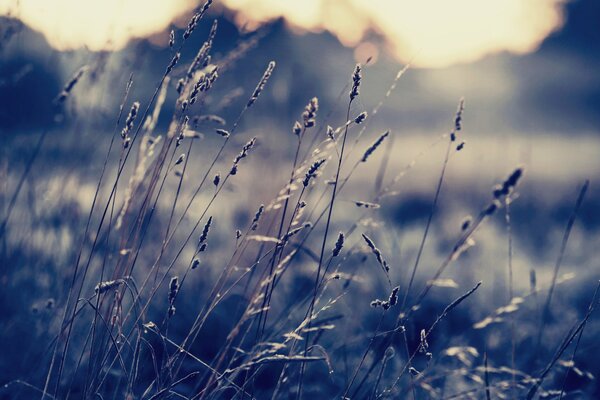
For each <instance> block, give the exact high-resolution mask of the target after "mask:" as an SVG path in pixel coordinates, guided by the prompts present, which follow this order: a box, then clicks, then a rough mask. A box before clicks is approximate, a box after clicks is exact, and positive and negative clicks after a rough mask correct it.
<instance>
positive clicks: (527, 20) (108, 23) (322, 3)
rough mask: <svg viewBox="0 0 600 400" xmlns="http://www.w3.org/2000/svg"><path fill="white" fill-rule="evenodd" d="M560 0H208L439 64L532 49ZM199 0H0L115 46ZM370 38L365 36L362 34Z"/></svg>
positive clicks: (66, 38) (46, 27) (33, 20)
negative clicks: (378, 42) (377, 42)
mask: <svg viewBox="0 0 600 400" xmlns="http://www.w3.org/2000/svg"><path fill="white" fill-rule="evenodd" d="M565 1H567V0H452V1H448V0H418V1H415V0H301V1H299V0H221V1H220V0H216V1H215V5H216V4H219V3H222V4H223V5H225V6H226V7H228V8H230V9H232V10H234V11H235V12H236V17H235V18H236V22H237V23H239V24H240V25H241V24H247V23H251V24H259V23H263V22H266V21H269V20H272V19H274V18H278V17H284V18H285V19H286V21H287V22H288V24H289V25H290V26H291V27H293V28H296V29H299V30H309V31H324V30H327V31H330V32H332V33H333V34H334V35H336V36H337V37H338V38H339V39H340V40H341V41H342V42H343V43H344V44H346V45H349V46H356V45H359V44H360V43H361V42H363V41H364V40H366V39H367V37H368V36H369V34H370V33H371V32H373V33H376V34H377V35H380V36H381V37H382V38H383V39H384V41H385V44H386V46H387V47H388V48H389V50H390V51H391V52H392V53H393V54H394V55H395V56H396V57H397V58H398V59H400V60H401V61H405V62H406V61H408V60H409V59H413V57H414V64H415V65H417V66H427V67H442V66H446V65H449V64H453V63H456V62H469V61H473V60H476V59H478V58H480V57H482V56H484V55H486V54H491V53H495V52H499V51H511V52H515V53H526V52H529V51H532V50H534V49H535V48H536V46H538V45H539V43H540V42H541V41H542V40H543V39H544V38H545V37H547V36H548V35H549V34H550V33H551V32H552V31H554V30H556V29H558V28H560V26H561V25H562V22H563V16H562V4H563V3H564V2H565ZM201 3H202V2H198V1H190V0H102V1H91V0H89V1H86V0H19V1H18V2H17V1H16V0H0V14H7V13H8V12H10V13H11V14H12V15H13V16H16V17H18V18H21V19H22V20H23V21H24V22H25V23H26V24H28V25H30V26H31V27H32V28H33V29H36V30H39V31H41V32H43V33H44V34H45V35H46V37H47V38H48V40H49V42H50V43H51V44H52V45H53V46H55V47H57V48H59V49H67V48H76V47H80V46H87V47H89V48H90V49H92V50H98V49H104V48H109V49H115V48H121V47H123V46H124V45H125V44H126V43H127V41H128V40H129V39H130V38H132V37H146V36H149V35H151V34H153V33H157V32H160V31H163V30H165V28H166V27H167V26H168V25H169V23H170V22H171V21H173V19H175V18H176V17H177V16H179V15H181V14H182V13H185V12H189V10H190V9H191V8H192V7H195V6H197V5H199V4H201ZM370 39H372V38H370Z"/></svg>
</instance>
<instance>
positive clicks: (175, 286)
mask: <svg viewBox="0 0 600 400" xmlns="http://www.w3.org/2000/svg"><path fill="white" fill-rule="evenodd" d="M178 291H179V278H178V277H176V276H174V277H172V278H171V281H170V282H169V304H173V301H175V297H177V292H178Z"/></svg>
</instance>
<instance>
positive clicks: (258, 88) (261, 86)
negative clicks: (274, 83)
mask: <svg viewBox="0 0 600 400" xmlns="http://www.w3.org/2000/svg"><path fill="white" fill-rule="evenodd" d="M274 69H275V61H271V62H269V65H268V66H267V69H266V70H265V72H264V73H263V76H262V78H261V79H260V81H259V82H258V85H256V88H255V89H254V92H252V96H250V99H249V100H248V103H247V104H246V107H250V106H252V104H254V102H255V101H256V99H258V96H259V95H260V93H261V92H262V91H263V89H264V88H265V85H266V84H267V82H268V81H269V78H270V77H271V74H273V70H274Z"/></svg>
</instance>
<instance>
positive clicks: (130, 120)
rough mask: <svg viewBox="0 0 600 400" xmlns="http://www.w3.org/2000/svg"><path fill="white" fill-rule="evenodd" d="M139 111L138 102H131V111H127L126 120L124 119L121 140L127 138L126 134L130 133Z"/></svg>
mask: <svg viewBox="0 0 600 400" xmlns="http://www.w3.org/2000/svg"><path fill="white" fill-rule="evenodd" d="M139 110H140V103H139V102H138V101H135V102H133V104H132V105H131V109H130V110H129V114H127V118H126V119H125V126H124V127H123V130H122V131H121V137H122V138H123V139H125V138H126V137H127V135H128V133H129V132H130V131H131V128H133V124H134V122H135V119H136V117H137V115H138V112H139Z"/></svg>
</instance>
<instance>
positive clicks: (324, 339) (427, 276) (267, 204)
mask: <svg viewBox="0 0 600 400" xmlns="http://www.w3.org/2000/svg"><path fill="white" fill-rule="evenodd" d="M211 5H212V1H208V2H206V3H205V4H204V5H202V6H200V7H198V8H197V9H196V10H195V11H194V13H193V14H191V18H188V19H186V23H185V24H183V26H182V27H181V28H177V27H174V28H173V30H171V29H169V32H168V33H167V34H166V35H163V36H165V37H164V38H163V39H164V47H163V48H160V50H155V49H154V48H150V50H148V49H147V48H144V46H145V45H143V44H140V45H139V48H138V49H137V50H135V51H132V52H129V53H128V52H126V51H123V52H117V53H115V55H111V53H109V52H97V53H93V52H90V53H85V55H84V56H82V55H80V54H76V55H66V56H61V57H59V56H55V55H52V54H51V55H44V56H39V57H38V58H31V60H29V61H27V63H25V62H23V61H22V60H21V59H19V58H18V57H14V56H13V58H12V59H11V58H10V57H9V56H7V57H6V58H3V63H2V68H0V72H1V74H0V76H1V78H2V80H1V82H0V97H1V98H2V102H3V103H2V107H3V108H4V110H5V112H4V114H0V117H3V118H6V119H4V120H3V121H7V122H4V124H5V125H4V126H3V127H1V128H0V140H1V141H2V153H1V154H2V158H1V169H0V171H1V172H0V177H1V179H0V185H1V188H2V189H1V191H0V204H1V205H2V207H1V211H0V313H1V314H0V321H1V324H0V385H2V386H0V398H1V399H31V398H41V399H69V398H70V399H146V400H150V399H152V400H155V399H178V398H182V399H194V400H199V399H240V400H241V399H269V398H270V399H488V400H489V399H588V398H589V399H592V398H597V396H600V385H598V383H597V376H598V374H600V363H598V360H597V355H598V354H599V351H600V349H599V346H600V344H599V343H598V341H597V337H598V333H599V332H600V321H599V320H598V315H597V310H595V308H596V306H597V305H598V300H599V296H600V293H598V290H599V288H600V282H599V279H600V275H599V274H598V263H597V260H598V257H597V256H596V252H597V248H598V244H600V242H599V240H600V236H599V232H600V218H599V216H600V212H599V211H598V205H600V192H598V189H597V188H596V187H595V185H596V183H595V182H594V178H595V175H597V173H598V169H597V166H598V165H597V163H592V162H590V161H588V160H590V159H593V158H594V157H596V155H597V154H598V153H597V150H598V142H597V136H596V137H594V136H590V137H587V136H586V137H583V138H581V139H580V141H578V140H579V139H577V138H575V139H569V138H567V139H564V140H563V141H558V139H556V138H554V137H552V136H542V135H540V136H539V137H536V138H535V139H533V143H534V144H535V145H534V146H533V147H534V148H533V149H528V150H527V151H525V150H522V148H521V147H519V146H520V144H519V143H522V142H523V139H522V137H523V136H525V135H523V136H519V137H516V136H515V138H513V139H509V138H508V135H507V137H505V138H502V137H500V138H499V139H495V138H490V137H489V136H485V135H479V134H478V133H477V132H476V129H471V128H470V125H469V124H470V119H471V118H473V119H475V120H477V121H479V122H478V124H479V125H477V126H478V127H480V126H482V125H481V122H480V121H481V119H482V118H483V117H482V116H481V114H480V113H479V112H473V113H472V111H471V108H470V99H469V96H468V95H467V96H465V98H462V97H460V96H457V97H456V99H455V100H454V102H453V105H452V107H451V108H447V107H444V109H441V108H440V107H437V104H438V103H433V104H436V107H437V108H436V111H435V116H433V115H431V116H430V115H428V116H427V117H422V116H421V114H418V111H414V110H415V109H416V108H417V106H415V105H412V106H411V105H410V104H412V103H414V104H420V103H417V102H419V101H421V100H419V98H418V95H417V94H415V92H414V91H411V88H413V87H412V86H410V85H409V87H408V89H407V92H403V89H402V85H403V82H404V80H405V79H407V78H410V75H411V74H413V66H412V65H410V64H405V65H398V64H394V69H393V70H392V69H391V68H382V67H379V66H378V64H376V60H374V59H373V57H369V56H367V57H364V58H363V59H362V60H360V62H359V63H354V62H352V61H351V60H350V62H348V61H349V57H345V56H344V57H341V58H339V59H337V58H335V57H333V56H329V55H327V54H326V52H323V54H322V57H323V58H322V59H320V58H319V57H320V56H321V55H319V48H318V47H317V46H315V45H314V43H316V39H314V40H315V41H314V42H310V41H307V42H306V43H307V49H304V50H301V49H299V48H298V49H297V48H296V47H293V46H292V48H288V47H287V46H289V45H291V44H297V43H299V42H295V41H293V40H292V39H289V38H287V37H286V39H285V40H284V39H281V42H278V41H276V40H275V39H272V37H273V36H274V35H272V34H270V33H269V31H268V29H267V28H258V29H257V30H254V31H251V32H249V33H244V34H241V35H239V37H238V36H236V38H237V40H230V39H229V38H230V37H233V36H232V35H233V34H232V33H231V31H232V30H233V29H234V28H233V27H232V25H228V24H227V23H223V22H222V21H221V20H220V19H215V20H212V18H211V17H212V15H211V14H210V13H209V12H210V11H211V10H210V7H211ZM0 21H2V23H3V24H4V28H6V29H3V37H2V38H0V40H2V41H3V42H4V44H3V46H2V47H0V51H5V52H6V53H5V54H8V55H10V54H13V53H15V52H16V50H14V49H15V48H17V49H18V48H19V47H18V46H21V45H20V44H18V43H17V44H14V43H15V41H16V40H22V39H20V38H18V37H17V38H16V39H15V38H14V37H13V35H14V34H15V32H16V31H18V29H19V27H18V24H16V25H9V22H10V21H9V20H8V19H0ZM11 24H12V23H11ZM222 25H224V27H222ZM272 29H274V28H272ZM222 30H223V31H224V32H225V33H222ZM24 35H25V36H24V37H25V38H26V39H27V38H29V39H27V40H29V41H33V39H31V38H32V37H33V36H26V35H31V34H30V33H27V34H24ZM221 38H223V39H221ZM311 38H312V37H311ZM35 40H37V39H35ZM311 40H313V39H311ZM11 41H12V42H11ZM23 41H26V40H23ZM219 41H221V43H220V44H219ZM303 43H304V42H303ZM11 46H12V47H11ZM265 46H266V47H265ZM311 46H312V47H311ZM216 48H218V49H217V50H216ZM269 49H274V50H275V51H274V52H273V54H271V53H270V52H269V51H270V50H269ZM301 51H302V53H301V54H303V55H302V57H306V58H303V59H304V60H307V62H306V63H303V64H302V65H301V66H300V65H299V64H298V63H297V62H296V61H294V62H291V61H290V62H288V61H289V60H288V59H287V57H288V55H289V57H292V56H291V54H292V53H294V52H298V53H299V54H300V52H301ZM11 52H12V53H11ZM144 52H146V53H144ZM15 54H16V53H15ZM19 54H20V53H19ZM139 54H151V57H145V58H144V57H142V56H139ZM19 57H21V56H19ZM22 58H23V57H22ZM15 60H16V61H15ZM386 62H387V64H385V65H389V64H390V63H389V61H386ZM53 63H57V64H58V63H60V64H61V65H63V67H64V69H66V70H68V71H69V73H68V74H67V75H64V76H63V75H59V76H60V81H59V80H58V79H57V78H56V77H53V78H52V79H49V78H48V76H49V75H48V76H46V75H43V74H38V73H37V72H36V71H38V70H39V69H40V66H44V65H45V66H46V68H48V70H50V69H51V67H52V64H53ZM23 65H25V66H23ZM28 65H29V67H27V66H28ZM65 65H66V67H65ZM311 68H314V69H311ZM325 70H327V71H328V72H327V74H328V75H327V76H328V77H331V82H329V83H330V84H327V85H325V84H324V83H323V82H324V81H327V79H323V80H320V78H319V74H324V72H323V71H325ZM32 71H33V72H32ZM414 73H415V74H416V73H417V72H414ZM431 74H434V73H431ZM334 78H336V79H337V80H336V79H334ZM27 79H29V81H28V80H27ZM474 79H475V78H474ZM21 81H23V82H25V83H24V84H23V85H25V86H19V85H21ZM477 82H482V81H477ZM436 84H437V85H442V86H443V85H444V84H445V81H444V80H442V79H437V80H436ZM11 85H12V86H11ZM454 85H459V83H457V82H454ZM16 87H20V89H19V90H17V89H13V88H16ZM332 87H334V89H333V91H332V90H331V88H332ZM407 93H408V94H407ZM429 95H430V96H431V99H432V101H434V100H435V96H436V94H435V93H434V94H433V95H431V94H429ZM403 96H404V97H403ZM400 98H404V100H402V101H405V102H406V103H402V104H407V110H404V111H402V110H401V109H400V107H397V105H398V101H399V100H395V99H400ZM432 107H433V106H432ZM482 108H485V103H482V102H477V104H476V106H475V109H476V110H478V111H480V110H481V109H482ZM494 112H495V110H488V113H494ZM413 114H414V115H415V117H414V118H413V119H411V115H413ZM499 114H502V113H499ZM11 116H12V117H13V119H14V120H16V118H17V117H19V118H21V119H22V120H24V121H26V122H27V123H23V124H21V125H18V126H17V125H16V123H15V124H13V125H11V123H12V122H10V121H12V120H11V119H10V117H11ZM23 116H24V117H23ZM498 118H499V120H500V119H506V120H510V119H511V115H506V114H505V115H499V116H498ZM532 118H533V117H532ZM431 120H436V121H443V122H442V123H441V124H440V126H442V129H441V130H438V129H431V124H430V121H431ZM32 121H33V122H32ZM404 121H410V122H406V124H408V125H405V122H404ZM29 122H32V124H33V125H28V123H29ZM420 123H422V124H423V125H424V126H423V127H419V124H420ZM407 126H409V127H407ZM499 129H501V128H499ZM502 129H503V128H502ZM409 131H410V134H409V133H407V132H409ZM519 140H521V142H519ZM586 140H587V141H586ZM536 146H538V147H537V150H536V148H535V147H536ZM569 146H571V147H569ZM523 148H524V147H523ZM536 151H537V152H536ZM540 154H547V156H548V160H549V161H548V160H546V159H543V158H542V159H541V158H540ZM561 157H564V158H563V159H562V160H561V159H560V158H561ZM517 159H519V160H517ZM540 159H541V160H542V161H540ZM513 161H516V162H513ZM588 167H589V171H588V170H587V169H588ZM565 171H566V172H565ZM581 171H583V173H582V174H584V175H585V177H584V178H583V179H582V178H581V176H580V175H581V174H580V173H579V172H581Z"/></svg>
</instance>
